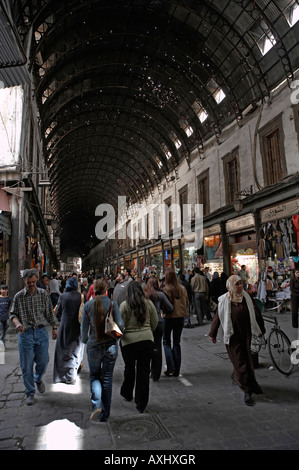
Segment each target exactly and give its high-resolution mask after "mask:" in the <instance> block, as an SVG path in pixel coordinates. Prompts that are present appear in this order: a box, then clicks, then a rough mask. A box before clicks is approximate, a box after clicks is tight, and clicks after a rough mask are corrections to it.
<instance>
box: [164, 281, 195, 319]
mask: <svg viewBox="0 0 299 470" xmlns="http://www.w3.org/2000/svg"><path fill="white" fill-rule="evenodd" d="M179 287H180V290H181V295H180V297H179V298H178V299H175V300H174V303H173V311H172V312H171V313H168V314H167V318H177V317H186V316H187V315H188V311H187V307H188V305H189V299H188V294H187V290H186V289H185V287H184V286H182V285H181V284H179ZM163 292H164V293H165V294H166V295H167V296H168V293H167V286H165V287H164V289H163ZM169 300H170V299H169ZM170 301H171V300H170Z"/></svg>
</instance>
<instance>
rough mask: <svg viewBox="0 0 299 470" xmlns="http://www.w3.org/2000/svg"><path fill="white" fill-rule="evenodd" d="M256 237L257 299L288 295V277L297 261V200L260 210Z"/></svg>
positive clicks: (298, 219) (298, 222)
mask: <svg viewBox="0 0 299 470" xmlns="http://www.w3.org/2000/svg"><path fill="white" fill-rule="evenodd" d="M260 221H261V227H260V232H259V239H258V252H259V261H260V283H259V298H260V299H261V300H262V301H266V300H269V298H270V299H271V298H272V299H273V298H284V299H289V298H290V288H289V280H290V274H291V271H292V269H294V267H295V266H296V265H297V266H298V263H299V253H298V248H299V199H298V198H296V199H292V200H288V201H284V202H282V203H281V204H277V205H275V206H274V205H273V206H270V207H267V208H265V209H263V210H261V213H260Z"/></svg>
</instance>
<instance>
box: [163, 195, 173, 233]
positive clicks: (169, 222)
mask: <svg viewBox="0 0 299 470" xmlns="http://www.w3.org/2000/svg"><path fill="white" fill-rule="evenodd" d="M164 204H165V205H166V206H167V214H165V217H167V220H165V233H168V234H169V233H170V232H171V231H172V229H173V210H171V197H169V198H167V199H165V201H164Z"/></svg>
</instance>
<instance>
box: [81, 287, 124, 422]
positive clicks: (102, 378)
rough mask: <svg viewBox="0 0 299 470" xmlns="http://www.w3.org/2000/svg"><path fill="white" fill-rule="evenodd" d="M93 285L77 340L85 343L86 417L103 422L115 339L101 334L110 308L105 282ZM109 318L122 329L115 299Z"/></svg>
mask: <svg viewBox="0 0 299 470" xmlns="http://www.w3.org/2000/svg"><path fill="white" fill-rule="evenodd" d="M94 287H95V297H94V298H92V299H91V300H89V301H88V302H87V303H86V304H85V305H84V309H83V313H82V322H81V340H82V342H83V343H87V348H86V352H87V358H88V365H89V372H90V391H91V409H92V413H91V416H90V419H92V420H98V421H102V422H103V421H107V420H108V418H109V416H110V407H111V395H112V378H113V370H114V366H115V362H116V359H117V355H118V341H117V340H115V339H114V338H111V337H110V336H107V335H106V334H105V317H106V313H107V312H108V310H109V307H110V299H109V298H108V297H106V296H105V292H106V289H107V285H106V282H105V281H104V280H103V279H97V280H96V282H95V286H94ZM113 318H114V321H115V322H116V323H117V324H118V326H119V328H120V329H121V330H123V327H124V323H123V320H122V317H121V314H120V311H119V308H118V304H117V302H113Z"/></svg>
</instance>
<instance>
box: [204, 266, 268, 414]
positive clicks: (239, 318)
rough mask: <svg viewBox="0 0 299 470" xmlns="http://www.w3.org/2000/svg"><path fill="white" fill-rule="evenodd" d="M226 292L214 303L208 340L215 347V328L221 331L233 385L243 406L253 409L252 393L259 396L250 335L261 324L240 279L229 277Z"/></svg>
mask: <svg viewBox="0 0 299 470" xmlns="http://www.w3.org/2000/svg"><path fill="white" fill-rule="evenodd" d="M226 287H227V290H228V292H227V293H225V294H223V295H222V296H221V297H219V299H218V309H217V312H216V315H215V317H214V320H213V323H212V326H211V330H210V333H209V337H210V339H211V341H212V342H213V343H216V337H217V332H218V328H219V326H220V325H221V326H222V328H223V341H224V344H225V346H226V349H227V352H228V355H229V357H230V360H231V362H232V364H233V367H234V371H233V376H232V377H233V382H234V383H236V384H237V385H239V387H240V388H241V390H243V392H244V401H245V404H246V405H249V406H250V405H253V404H254V401H253V399H252V393H256V394H259V393H263V392H262V389H261V387H260V386H259V384H258V383H257V381H256V378H255V373H254V364H253V359H252V355H251V351H250V345H251V337H252V335H256V336H261V335H263V334H264V333H265V332H266V330H265V325H264V320H263V317H262V315H261V314H260V311H259V309H258V307H257V306H256V305H255V304H254V302H253V300H252V298H251V297H250V295H249V294H248V293H247V292H245V291H244V288H243V282H242V279H241V278H240V277H239V276H237V275H233V276H230V277H229V278H228V280H227V283H226Z"/></svg>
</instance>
